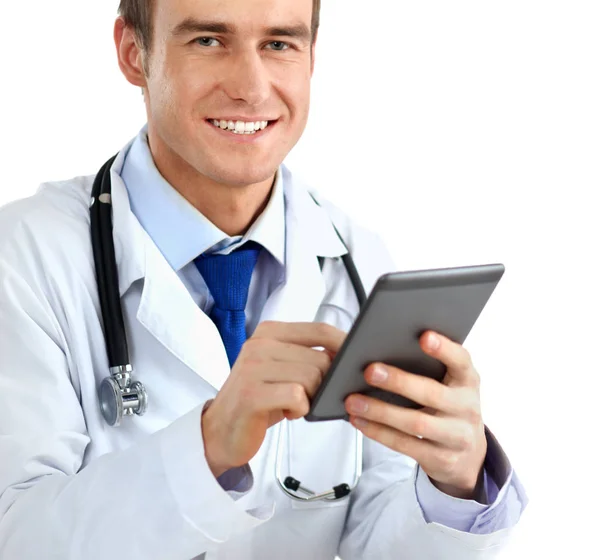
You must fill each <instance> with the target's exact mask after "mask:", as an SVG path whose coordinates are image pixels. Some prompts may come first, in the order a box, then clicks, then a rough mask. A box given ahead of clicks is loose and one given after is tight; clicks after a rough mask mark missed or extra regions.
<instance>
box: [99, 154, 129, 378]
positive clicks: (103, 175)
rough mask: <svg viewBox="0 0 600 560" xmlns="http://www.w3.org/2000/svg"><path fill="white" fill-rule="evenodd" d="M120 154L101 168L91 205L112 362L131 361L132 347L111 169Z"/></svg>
mask: <svg viewBox="0 0 600 560" xmlns="http://www.w3.org/2000/svg"><path fill="white" fill-rule="evenodd" d="M115 158H116V156H114V157H112V158H111V159H110V160H108V161H107V162H106V163H105V164H104V165H103V166H102V168H101V169H100V172H99V173H98V174H97V175H96V179H95V180H94V186H93V189H92V206H91V209H90V219H91V234H92V247H93V253H94V263H95V266H96V279H97V282H98V294H99V298H100V308H101V310H102V318H103V322H104V337H105V340H106V347H107V354H108V361H109V366H110V367H111V368H115V367H119V366H124V365H126V364H129V350H128V346H127V337H126V333H125V324H124V321H123V311H122V309H121V302H120V294H119V279H118V273H117V262H116V258H115V247H114V241H113V227H112V200H111V194H112V193H111V183H110V169H111V167H112V164H113V163H114V161H115Z"/></svg>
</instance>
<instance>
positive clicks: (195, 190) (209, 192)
mask: <svg viewBox="0 0 600 560" xmlns="http://www.w3.org/2000/svg"><path fill="white" fill-rule="evenodd" d="M148 143H149V144H150V152H151V153H152V158H153V160H154V163H155V165H156V168H157V169H158V171H159V173H160V174H161V175H162V176H163V177H164V178H165V180H166V181H167V182H168V183H169V184H170V185H171V186H172V187H173V188H174V189H175V190H176V191H177V192H178V193H179V194H180V195H181V196H183V197H184V198H185V199H186V200H187V201H188V202H189V203H190V204H191V205H192V206H194V208H196V209H197V210H198V211H199V212H200V213H201V214H202V215H203V216H204V217H205V218H207V219H208V220H209V221H210V222H211V223H213V224H214V225H215V226H216V227H218V228H219V229H220V230H221V231H222V232H224V233H225V234H227V235H228V236H230V237H233V236H236V235H244V234H245V233H246V232H247V231H248V229H250V226H251V225H252V224H253V223H254V221H255V220H256V219H257V218H258V217H259V216H260V214H261V213H262V212H263V211H264V209H265V208H266V206H267V204H268V202H269V199H270V196H271V191H272V189H273V185H274V182H275V176H272V177H269V178H268V179H267V180H265V181H262V182H260V183H256V184H252V185H239V184H235V185H234V184H226V183H221V182H218V181H215V180H214V179H212V178H210V177H207V176H206V175H202V174H200V173H198V171H197V170H196V169H194V168H193V167H192V166H191V165H189V164H188V163H187V162H185V161H184V160H182V159H181V158H180V157H179V156H177V155H176V154H174V153H173V152H172V151H170V150H168V148H167V147H166V146H164V144H163V143H162V142H152V143H150V135H148Z"/></svg>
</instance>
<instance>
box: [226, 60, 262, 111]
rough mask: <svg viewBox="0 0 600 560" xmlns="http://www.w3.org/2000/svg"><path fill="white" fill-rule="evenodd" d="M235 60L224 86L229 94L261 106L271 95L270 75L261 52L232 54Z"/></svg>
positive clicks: (234, 98) (249, 103) (233, 97)
mask: <svg viewBox="0 0 600 560" xmlns="http://www.w3.org/2000/svg"><path fill="white" fill-rule="evenodd" d="M231 56H232V57H234V58H233V60H232V61H231V62H232V63H231V65H230V68H229V72H228V76H227V79H226V80H224V81H223V88H224V90H225V92H226V93H227V95H228V96H229V97H230V98H231V99H233V100H236V101H238V100H239V101H244V102H246V103H247V104H248V105H252V106H260V105H261V104H262V103H264V102H265V101H266V100H267V98H268V97H269V92H270V84H271V82H270V76H269V71H268V68H267V67H266V66H265V63H264V61H263V60H262V59H261V56H260V54H259V53H256V52H244V53H239V54H235V55H231Z"/></svg>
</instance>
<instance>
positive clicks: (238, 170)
mask: <svg viewBox="0 0 600 560" xmlns="http://www.w3.org/2000/svg"><path fill="white" fill-rule="evenodd" d="M278 169H279V164H276V163H273V164H269V165H266V164H264V165H257V164H253V163H251V164H249V165H240V163H239V162H237V165H236V167H235V169H232V167H231V166H215V167H213V169H212V170H211V171H212V172H209V173H206V175H208V176H209V177H210V178H211V179H212V180H213V181H217V182H219V183H222V184H224V185H232V186H236V187H245V186H248V185H256V184H257V183H263V182H264V181H268V180H269V179H271V178H273V176H274V175H275V173H276V172H277V170H278Z"/></svg>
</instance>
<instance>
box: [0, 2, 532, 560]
mask: <svg viewBox="0 0 600 560" xmlns="http://www.w3.org/2000/svg"><path fill="white" fill-rule="evenodd" d="M319 9H320V5H319V2H318V1H317V0H315V1H312V0H202V1H200V0H177V1H175V0H154V1H151V0H122V2H121V7H120V13H121V15H120V17H119V18H118V19H117V21H116V24H115V42H116V46H117V53H118V59H119V65H120V68H121V70H122V72H123V74H124V75H125V77H126V78H127V80H128V81H129V82H130V83H132V84H133V85H135V86H138V87H140V88H142V89H143V92H144V99H145V103H146V108H147V117H148V123H147V126H145V127H144V128H143V129H142V131H141V132H140V134H139V135H138V136H137V138H135V139H134V141H133V142H131V143H130V144H128V146H127V147H126V148H125V149H124V150H122V151H121V152H120V153H119V155H118V156H117V158H116V160H115V161H114V164H113V165H112V170H111V179H112V195H111V203H112V212H113V224H114V231H113V237H114V243H115V255H116V262H117V267H118V290H119V296H120V300H121V305H122V307H123V310H124V318H125V325H126V330H127V336H128V340H129V343H130V348H131V357H132V360H131V361H132V364H133V366H134V375H136V376H137V375H138V373H139V378H140V380H142V378H143V382H144V384H145V386H146V387H147V389H148V394H149V408H148V411H147V412H146V414H145V415H143V416H134V417H125V418H124V419H123V422H122V425H120V426H119V427H110V426H108V425H107V424H106V422H104V420H103V417H102V414H101V410H100V407H99V406H98V396H97V389H98V387H99V386H100V383H101V381H102V379H103V378H104V377H105V376H106V375H107V371H108V361H107V357H106V347H105V345H104V333H103V329H104V328H105V325H103V323H102V315H101V312H100V303H99V295H98V289H97V286H96V278H95V272H94V260H93V255H92V247H91V241H90V235H89V228H90V224H89V208H88V206H89V201H90V198H91V190H92V183H93V179H94V178H93V177H87V178H79V179H76V180H73V181H67V182H64V183H60V184H48V185H44V186H43V188H42V189H41V190H40V191H39V192H38V194H37V195H36V196H34V197H32V198H31V199H28V200H24V201H20V202H17V203H14V204H12V205H10V206H8V207H7V208H5V209H4V210H3V211H2V213H1V214H0V290H1V292H2V298H1V300H0V301H1V303H0V329H1V332H2V337H1V341H0V430H1V433H2V434H3V435H2V437H1V438H0V453H1V455H2V457H3V461H2V466H1V467H0V491H1V499H0V516H1V517H0V557H2V559H3V560H5V559H6V560H9V559H17V558H18V559H19V560H29V559H33V558H36V559H39V558H61V559H64V558H69V559H78V560H80V559H86V560H95V559H104V558H109V557H113V556H123V557H126V558H136V559H137V558H140V559H142V558H143V559H181V560H187V559H189V558H193V557H205V558H261V559H262V558H282V557H285V558H288V559H293V558H317V559H321V558H322V559H326V558H328V559H331V558H334V557H335V556H336V554H339V555H340V556H341V557H342V558H344V559H352V558H378V559H382V558H390V559H391V558H397V559H403V560H404V559H416V558H442V559H446V558H447V559H450V558H452V559H455V558H467V559H471V558H472V559H475V558H478V559H479V558H491V557H492V556H493V555H494V553H495V552H496V551H497V550H499V549H500V546H501V545H502V544H503V543H504V542H505V540H506V538H507V531H505V529H509V528H511V527H512V526H514V525H515V523H516V522H517V521H518V519H519V517H520V514H521V512H522V510H523V508H524V507H525V504H526V497H525V493H524V491H523V489H522V488H521V486H520V484H519V482H518V479H517V477H516V475H515V474H514V473H513V472H512V470H511V468H510V465H509V463H508V460H507V458H506V457H505V455H504V454H503V452H502V450H501V449H500V447H499V445H498V443H497V442H496V441H495V439H494V438H493V436H492V435H491V433H490V432H489V431H487V429H486V428H485V427H484V424H483V421H482V418H481V411H480V400H479V377H478V374H477V372H476V371H475V369H474V367H473V364H472V363H471V360H470V357H469V355H468V353H467V351H466V350H465V349H463V348H462V347H461V346H459V345H457V344H454V343H452V342H451V341H449V340H447V339H445V338H444V337H442V336H439V335H436V334H435V333H426V334H425V335H424V336H423V338H422V341H421V343H422V347H423V351H424V352H426V353H428V354H430V355H431V356H433V357H435V358H437V359H439V360H441V361H442V362H444V363H445V364H446V365H447V367H448V373H447V375H446V378H445V379H444V383H437V382H434V381H432V380H429V379H424V378H422V377H419V376H415V375H412V374H411V373H410V372H404V371H401V370H398V369H395V368H392V367H388V366H386V365H385V364H373V365H372V366H370V367H369V368H367V370H366V372H365V376H366V379H367V381H368V382H369V383H371V384H372V385H374V386H377V387H382V388H385V389H388V390H390V391H393V392H396V393H399V394H402V395H404V396H406V397H409V398H412V399H413V400H416V401H417V402H419V403H420V404H422V405H424V406H425V407H426V408H425V409H423V410H419V411H413V410H406V409H402V408H398V407H394V406H391V405H387V404H385V403H383V402H379V401H375V400H372V399H365V398H362V397H360V396H358V395H353V396H350V397H349V398H348V400H347V402H346V407H347V410H348V413H349V415H350V423H345V422H333V423H326V424H317V425H309V424H307V423H305V422H304V421H303V420H301V419H302V417H303V416H304V415H306V413H307V411H308V406H309V401H310V398H311V397H312V396H313V395H314V393H315V391H316V389H317V387H318V385H319V383H320V382H321V379H322V376H323V374H324V372H326V371H327V369H328V367H329V365H330V363H331V359H332V358H333V356H334V355H335V353H336V352H337V351H338V350H339V348H340V346H341V344H342V342H343V339H344V337H345V333H346V332H347V330H348V328H349V327H350V325H351V323H352V321H353V319H354V318H355V317H356V314H357V312H358V303H357V301H356V296H355V294H354V293H353V292H352V291H351V288H350V287H349V285H348V281H347V276H346V273H345V271H344V267H343V265H342V264H341V262H340V261H339V258H338V257H340V256H341V255H343V254H345V252H346V251H345V249H344V247H343V245H342V244H341V242H340V240H339V239H338V238H337V236H336V234H335V231H334V230H333V228H332V226H331V220H333V221H334V222H335V223H336V225H337V226H338V227H339V228H340V231H341V233H342V236H343V238H344V239H345V240H346V242H347V243H348V244H349V249H350V252H351V254H352V256H353V258H354V259H355V261H356V263H357V268H358V270H359V272H360V273H361V277H362V280H363V282H364V283H365V286H366V288H367V290H370V289H371V288H372V286H373V284H374V282H375V280H376V279H377V277H378V276H379V275H381V274H382V273H384V272H387V271H389V270H393V269H394V266H393V264H392V263H391V261H390V259H389V257H388V256H387V253H386V251H385V249H384V248H383V247H382V246H381V243H380V242H379V241H378V240H377V239H376V238H375V237H374V236H373V235H371V234H369V233H368V232H366V231H364V230H361V229H360V228H358V227H357V226H356V225H355V224H352V223H351V222H350V221H349V220H348V218H347V217H346V216H344V215H342V214H341V213H340V212H339V210H337V209H336V208H334V207H333V206H332V205H330V204H327V203H325V204H324V206H325V209H322V208H320V207H319V206H317V205H316V204H314V201H313V200H312V199H311V198H310V195H309V193H308V191H307V189H306V188H305V187H303V186H302V185H300V184H299V183H298V182H297V181H295V180H294V178H293V177H292V176H291V174H290V173H289V171H288V170H287V168H286V167H285V166H283V165H282V162H283V160H284V158H285V157H286V155H287V154H288V153H289V151H290V150H291V149H292V147H293V146H294V145H295V144H296V142H297V141H298V139H299V138H300V136H301V134H302V132H303V130H304V127H305V125H306V121H307V116H308V109H309V90H310V79H311V76H312V72H313V68H314V61H315V45H316V37H317V28H318V21H319ZM94 203H97V201H95V202H94ZM103 203H106V199H105V200H104V201H103ZM319 258H321V259H322V262H321V264H322V265H323V268H322V270H321V268H320V266H319ZM242 277H244V278H242ZM215 279H216V280H215ZM242 280H243V281H242ZM242 284H244V286H242ZM232 293H235V294H243V295H242V296H240V297H239V298H238V299H240V300H241V301H242V303H241V304H240V303H239V302H238V303H237V304H236V305H237V307H235V306H233V304H231V303H230V302H229V299H230V296H231V295H232ZM240 321H241V322H240ZM321 348H322V350H321ZM284 419H287V420H290V421H291V422H289V424H288V423H285V421H284ZM283 425H285V428H283V429H282V430H280V428H281V427H282V426H283ZM354 428H356V429H358V430H360V432H362V433H363V434H364V435H365V436H366V438H365V443H364V454H363V459H362V468H363V474H362V478H361V479H360V482H359V484H358V486H357V487H356V488H355V489H354V490H353V491H352V493H351V494H350V497H349V498H346V499H342V500H337V501H316V502H309V503H307V502H300V501H295V500H292V499H290V498H289V497H288V496H287V495H286V494H284V493H283V492H282V491H281V490H280V488H279V487H278V482H277V480H276V477H275V476H274V472H275V468H276V466H278V465H279V464H278V458H277V454H276V449H277V445H278V442H279V443H280V444H281V445H284V443H285V442H287V445H285V447H284V449H285V451H284V452H283V453H282V455H284V457H283V458H282V463H281V465H279V467H280V468H281V470H283V471H284V472H289V473H290V474H296V473H298V476H299V478H301V479H302V480H305V481H306V486H308V487H311V488H314V489H315V490H316V491H320V490H321V488H323V489H327V488H331V487H332V486H333V485H334V484H335V483H337V482H341V481H345V480H350V479H351V478H352V476H353V472H354V470H353V469H354V463H353V458H354V457H355V450H356V449H355V447H354V445H355V444H354V441H355V430H354ZM282 449H283V447H282Z"/></svg>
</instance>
